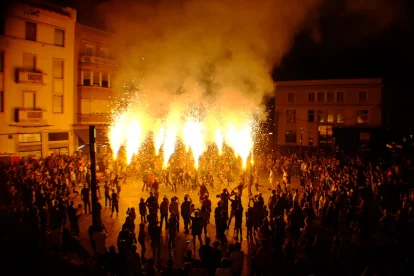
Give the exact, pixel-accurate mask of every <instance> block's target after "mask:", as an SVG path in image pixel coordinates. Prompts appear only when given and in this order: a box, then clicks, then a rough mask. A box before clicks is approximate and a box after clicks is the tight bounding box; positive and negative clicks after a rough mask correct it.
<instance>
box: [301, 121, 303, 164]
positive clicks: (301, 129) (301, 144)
mask: <svg viewBox="0 0 414 276" xmlns="http://www.w3.org/2000/svg"><path fill="white" fill-rule="evenodd" d="M302 141H303V126H301V127H300V159H301V160H302V159H303V156H302V144H303V143H302Z"/></svg>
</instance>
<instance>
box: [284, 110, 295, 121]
mask: <svg viewBox="0 0 414 276" xmlns="http://www.w3.org/2000/svg"><path fill="white" fill-rule="evenodd" d="M295 122H296V110H286V123H295Z"/></svg>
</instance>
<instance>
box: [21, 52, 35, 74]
mask: <svg viewBox="0 0 414 276" xmlns="http://www.w3.org/2000/svg"><path fill="white" fill-rule="evenodd" d="M23 69H24V70H27V71H29V72H35V71H36V55H33V54H23Z"/></svg>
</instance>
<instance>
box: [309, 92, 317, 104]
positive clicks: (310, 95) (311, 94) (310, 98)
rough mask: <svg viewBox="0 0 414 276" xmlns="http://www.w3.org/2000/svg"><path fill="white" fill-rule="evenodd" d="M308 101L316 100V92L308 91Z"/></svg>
mask: <svg viewBox="0 0 414 276" xmlns="http://www.w3.org/2000/svg"><path fill="white" fill-rule="evenodd" d="M308 102H310V103H313V102H315V93H314V92H309V93H308Z"/></svg>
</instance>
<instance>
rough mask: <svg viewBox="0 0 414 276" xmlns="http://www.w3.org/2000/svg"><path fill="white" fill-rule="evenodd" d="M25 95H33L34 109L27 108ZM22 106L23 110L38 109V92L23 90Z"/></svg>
mask: <svg viewBox="0 0 414 276" xmlns="http://www.w3.org/2000/svg"><path fill="white" fill-rule="evenodd" d="M25 94H33V107H26V102H25V98H26V97H25ZM22 102H23V103H22V106H23V108H27V109H36V106H37V97H36V91H32V90H23V101H22Z"/></svg>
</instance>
